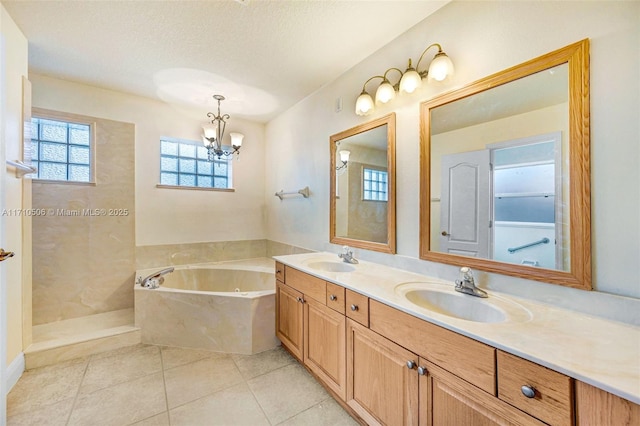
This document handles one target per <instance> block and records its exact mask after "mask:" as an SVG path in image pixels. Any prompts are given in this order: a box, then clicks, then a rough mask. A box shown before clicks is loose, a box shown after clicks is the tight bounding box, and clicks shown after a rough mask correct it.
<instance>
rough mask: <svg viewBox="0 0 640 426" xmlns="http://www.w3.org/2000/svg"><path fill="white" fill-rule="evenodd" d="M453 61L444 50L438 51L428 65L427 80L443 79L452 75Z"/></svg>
mask: <svg viewBox="0 0 640 426" xmlns="http://www.w3.org/2000/svg"><path fill="white" fill-rule="evenodd" d="M453 72H454V68H453V62H451V59H449V57H448V56H447V54H446V53H444V52H438V53H437V54H436V56H434V58H433V61H431V64H430V65H429V73H428V77H429V80H430V81H431V80H435V81H443V80H445V79H446V78H447V77H450V76H452V75H453Z"/></svg>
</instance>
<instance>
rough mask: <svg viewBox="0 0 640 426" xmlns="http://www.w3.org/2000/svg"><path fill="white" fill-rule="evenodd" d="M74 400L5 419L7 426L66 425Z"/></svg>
mask: <svg viewBox="0 0 640 426" xmlns="http://www.w3.org/2000/svg"><path fill="white" fill-rule="evenodd" d="M74 400H75V398H69V399H65V400H64V401H60V402H58V403H55V404H52V405H48V406H46V407H45V408H41V409H39V410H29V411H27V412H25V413H22V414H17V415H15V416H11V417H8V418H7V426H32V425H33V426H42V425H47V426H58V425H60V426H64V425H66V424H67V420H68V419H69V414H70V413H71V407H73V401H74Z"/></svg>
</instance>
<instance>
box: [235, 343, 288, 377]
mask: <svg viewBox="0 0 640 426" xmlns="http://www.w3.org/2000/svg"><path fill="white" fill-rule="evenodd" d="M233 360H234V361H235V363H236V365H237V366H238V370H240V373H241V374H242V377H244V378H245V379H246V380H248V379H252V378H254V377H257V376H260V375H262V374H265V373H268V372H270V371H273V370H275V369H278V368H281V367H284V366H285V365H289V364H292V363H294V362H296V361H295V359H294V358H293V357H292V356H291V355H289V352H287V351H286V350H284V349H283V348H282V346H278V347H277V348H275V349H270V350H268V351H264V352H260V353H258V354H255V355H233Z"/></svg>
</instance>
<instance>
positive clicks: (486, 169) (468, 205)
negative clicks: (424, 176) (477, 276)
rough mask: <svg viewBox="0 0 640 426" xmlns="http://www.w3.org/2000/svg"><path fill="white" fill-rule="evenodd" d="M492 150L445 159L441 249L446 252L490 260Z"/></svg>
mask: <svg viewBox="0 0 640 426" xmlns="http://www.w3.org/2000/svg"><path fill="white" fill-rule="evenodd" d="M489 160H490V151H489V150H481V151H471V152H462V153H459V154H450V155H443V156H442V164H441V165H442V181H441V185H442V191H441V195H440V200H441V204H442V207H441V211H440V226H441V227H442V229H441V232H440V235H441V236H440V248H441V250H442V251H443V252H444V253H451V254H459V255H464V256H473V257H481V258H485V259H486V258H488V257H489V253H490V251H489V235H490V227H491V223H490V217H491V214H490V208H491V203H490V201H491V169H490V165H489Z"/></svg>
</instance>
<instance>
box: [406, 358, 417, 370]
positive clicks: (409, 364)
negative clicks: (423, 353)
mask: <svg viewBox="0 0 640 426" xmlns="http://www.w3.org/2000/svg"><path fill="white" fill-rule="evenodd" d="M407 368H408V369H409V370H413V369H414V368H416V362H415V361H411V360H409V361H407Z"/></svg>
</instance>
